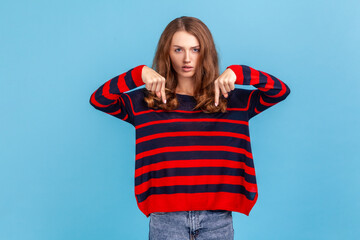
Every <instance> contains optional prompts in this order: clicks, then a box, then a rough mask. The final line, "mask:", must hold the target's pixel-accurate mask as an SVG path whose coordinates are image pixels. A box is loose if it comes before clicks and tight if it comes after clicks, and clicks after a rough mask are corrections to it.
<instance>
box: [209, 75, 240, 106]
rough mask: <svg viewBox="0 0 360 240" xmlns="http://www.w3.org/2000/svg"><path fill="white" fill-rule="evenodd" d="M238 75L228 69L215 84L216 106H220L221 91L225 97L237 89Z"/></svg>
mask: <svg viewBox="0 0 360 240" xmlns="http://www.w3.org/2000/svg"><path fill="white" fill-rule="evenodd" d="M235 81H236V75H235V73H234V71H233V70H231V69H230V68H227V69H226V70H225V71H224V72H223V73H222V74H221V75H220V76H219V77H218V78H217V79H216V80H215V82H214V84H215V106H217V105H218V104H219V98H220V90H221V93H222V94H223V95H224V97H226V98H227V97H228V92H230V91H232V90H234V88H235Z"/></svg>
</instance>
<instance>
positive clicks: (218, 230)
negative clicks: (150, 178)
mask: <svg viewBox="0 0 360 240" xmlns="http://www.w3.org/2000/svg"><path fill="white" fill-rule="evenodd" d="M233 239H234V228H233V218H232V211H227V210H199V211H177V212H154V213H151V214H150V223H149V240H233Z"/></svg>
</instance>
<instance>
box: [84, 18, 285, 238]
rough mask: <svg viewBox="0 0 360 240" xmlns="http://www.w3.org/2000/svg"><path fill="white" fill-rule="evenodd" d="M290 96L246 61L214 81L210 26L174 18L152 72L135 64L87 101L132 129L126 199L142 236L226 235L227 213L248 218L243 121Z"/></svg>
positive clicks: (252, 183)
mask: <svg viewBox="0 0 360 240" xmlns="http://www.w3.org/2000/svg"><path fill="white" fill-rule="evenodd" d="M153 69H155V70H153ZM235 84H239V85H253V86H254V87H256V89H255V90H247V89H240V88H235V86H234V85H235ZM142 85H145V88H139V89H137V90H134V91H131V92H128V93H125V92H127V91H128V90H131V89H134V88H136V87H139V86H142ZM289 94H290V88H289V87H288V86H287V85H286V84H285V83H284V82H282V81H281V80H279V79H278V78H276V77H274V76H272V75H270V74H268V73H265V72H262V71H258V70H256V69H254V68H251V67H249V66H246V65H231V66H228V67H227V68H226V70H225V71H224V72H223V73H222V74H221V75H220V74H219V66H218V58H217V52H216V49H215V44H214V41H213V38H212V35H211V33H210V31H209V29H208V28H207V27H206V25H205V24H204V23H203V22H201V21H200V20H199V19H197V18H194V17H186V16H182V17H179V18H176V19H174V20H173V21H171V22H170V23H169V24H168V26H167V27H166V28H165V30H164V32H163V33H162V35H161V37H160V40H159V43H158V46H157V51H156V55H155V58H154V61H153V66H152V68H149V67H147V66H146V65H139V66H137V67H134V68H132V69H130V70H129V71H127V72H124V73H122V74H120V75H118V76H116V77H114V78H112V79H110V80H108V81H107V82H105V83H104V84H103V85H102V86H100V87H99V88H98V89H97V90H96V91H95V92H94V93H93V94H92V95H91V98H90V104H91V105H92V106H93V107H95V108H96V109H98V110H100V111H103V112H105V113H108V114H110V115H112V116H115V117H117V118H119V119H121V120H124V121H126V122H128V123H130V124H131V125H133V126H134V127H135V129H136V159H135V160H136V161H135V197H136V201H137V204H138V207H139V209H140V210H141V211H142V212H143V213H144V214H145V215H146V216H147V217H150V224H149V239H172V240H177V239H207V240H209V239H217V240H219V239H234V229H233V221H232V212H233V211H236V212H239V213H243V214H245V215H249V213H250V211H251V209H252V208H253V206H254V205H255V202H256V200H257V198H258V194H257V193H258V191H257V184H256V176H255V168H254V162H253V158H252V153H251V145H250V137H249V124H248V122H249V120H250V119H251V118H252V117H254V116H256V115H257V114H259V113H261V112H263V111H264V110H266V109H268V108H270V107H271V106H273V105H275V104H277V103H279V102H280V101H283V100H284V99H285V98H286V97H287V96H288V95H289Z"/></svg>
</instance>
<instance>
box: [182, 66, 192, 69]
mask: <svg viewBox="0 0 360 240" xmlns="http://www.w3.org/2000/svg"><path fill="white" fill-rule="evenodd" d="M183 68H185V69H191V68H193V67H192V66H183Z"/></svg>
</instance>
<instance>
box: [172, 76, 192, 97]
mask: <svg viewBox="0 0 360 240" xmlns="http://www.w3.org/2000/svg"><path fill="white" fill-rule="evenodd" d="M175 92H176V93H179V94H185V95H191V96H192V95H194V80H193V79H191V78H182V79H178V84H177V86H176V90H175Z"/></svg>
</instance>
